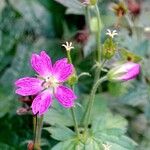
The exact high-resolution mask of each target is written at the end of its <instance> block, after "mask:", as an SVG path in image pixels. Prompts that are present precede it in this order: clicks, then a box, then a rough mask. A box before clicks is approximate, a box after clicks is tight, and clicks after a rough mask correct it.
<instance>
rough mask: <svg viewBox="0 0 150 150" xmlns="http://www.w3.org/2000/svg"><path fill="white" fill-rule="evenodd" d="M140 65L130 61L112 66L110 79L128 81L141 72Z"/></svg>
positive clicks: (109, 73)
mask: <svg viewBox="0 0 150 150" xmlns="http://www.w3.org/2000/svg"><path fill="white" fill-rule="evenodd" d="M140 68H141V67H140V65H139V64H137V63H132V62H128V63H125V64H120V65H118V66H116V67H114V68H112V69H111V70H110V71H109V72H108V74H107V77H108V80H110V81H128V80H131V79H134V78H136V76H137V75H138V74H139V73H140Z"/></svg>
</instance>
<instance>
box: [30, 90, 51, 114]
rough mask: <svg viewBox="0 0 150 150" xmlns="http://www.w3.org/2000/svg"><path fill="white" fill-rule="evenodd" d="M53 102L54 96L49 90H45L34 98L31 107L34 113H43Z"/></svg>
mask: <svg viewBox="0 0 150 150" xmlns="http://www.w3.org/2000/svg"><path fill="white" fill-rule="evenodd" d="M51 104H52V97H51V95H50V92H49V91H48V90H45V91H43V92H42V93H40V94H39V95H37V96H36V98H35V99H34V100H33V102H32V105H31V108H32V112H33V114H37V113H38V114H39V115H43V114H44V113H46V111H47V110H48V108H49V107H50V105H51Z"/></svg>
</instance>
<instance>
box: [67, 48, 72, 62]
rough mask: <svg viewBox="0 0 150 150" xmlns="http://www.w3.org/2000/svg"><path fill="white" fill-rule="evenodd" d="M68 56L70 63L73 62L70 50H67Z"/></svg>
mask: <svg viewBox="0 0 150 150" xmlns="http://www.w3.org/2000/svg"><path fill="white" fill-rule="evenodd" d="M67 58H68V63H70V64H72V59H71V55H70V51H67Z"/></svg>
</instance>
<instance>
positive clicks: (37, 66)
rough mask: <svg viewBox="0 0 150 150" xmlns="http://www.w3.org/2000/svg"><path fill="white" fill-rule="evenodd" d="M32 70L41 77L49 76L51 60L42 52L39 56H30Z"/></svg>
mask: <svg viewBox="0 0 150 150" xmlns="http://www.w3.org/2000/svg"><path fill="white" fill-rule="evenodd" d="M31 65H32V68H33V69H34V70H35V71H36V72H37V73H38V74H39V75H41V76H49V75H51V73H52V63H51V58H50V57H49V56H48V55H47V54H46V52H45V51H42V52H41V53H40V55H37V54H32V57H31Z"/></svg>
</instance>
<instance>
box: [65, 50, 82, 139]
mask: <svg viewBox="0 0 150 150" xmlns="http://www.w3.org/2000/svg"><path fill="white" fill-rule="evenodd" d="M67 58H68V63H71V64H72V59H71V55H70V51H67ZM74 72H75V70H74ZM70 86H71V89H72V90H73V91H74V85H70ZM71 115H72V119H73V122H74V128H75V131H76V134H77V137H79V136H80V134H79V129H78V122H77V119H76V115H75V110H74V107H72V108H71Z"/></svg>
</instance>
